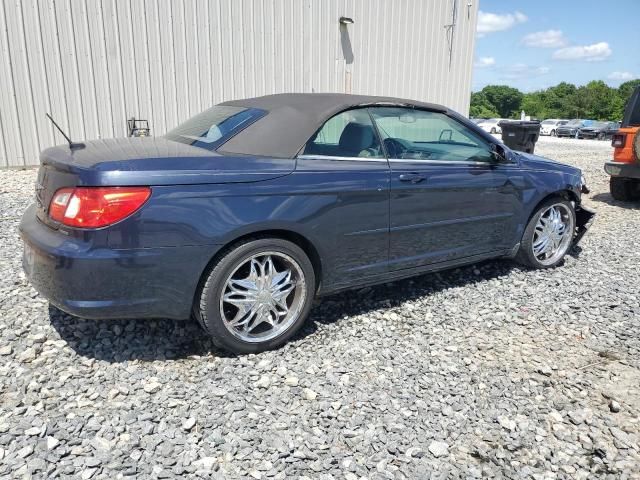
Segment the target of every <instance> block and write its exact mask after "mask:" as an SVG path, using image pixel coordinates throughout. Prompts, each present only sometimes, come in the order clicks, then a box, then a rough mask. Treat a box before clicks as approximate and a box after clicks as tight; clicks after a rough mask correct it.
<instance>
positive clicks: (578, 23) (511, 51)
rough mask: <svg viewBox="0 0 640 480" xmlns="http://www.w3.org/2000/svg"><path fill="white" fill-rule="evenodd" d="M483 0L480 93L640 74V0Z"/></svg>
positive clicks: (477, 69) (476, 86)
mask: <svg viewBox="0 0 640 480" xmlns="http://www.w3.org/2000/svg"><path fill="white" fill-rule="evenodd" d="M476 1H480V11H479V14H478V30H477V36H476V51H475V60H474V62H475V63H474V71H473V85H472V90H473V91H477V90H481V89H482V87H484V86H486V85H490V84H498V85H510V86H512V87H516V88H518V89H520V90H521V91H523V92H531V91H535V90H540V89H544V88H547V87H550V86H553V85H557V84H558V83H560V82H563V81H564V82H570V83H574V84H576V85H584V84H585V83H588V82H589V81H591V80H604V81H605V82H606V83H608V84H609V85H611V86H614V87H617V86H618V85H620V83H622V82H625V81H627V80H632V79H634V78H640V25H639V23H638V22H639V21H640V0H555V1H552V0H533V1H532V0H502V1H500V0H476Z"/></svg>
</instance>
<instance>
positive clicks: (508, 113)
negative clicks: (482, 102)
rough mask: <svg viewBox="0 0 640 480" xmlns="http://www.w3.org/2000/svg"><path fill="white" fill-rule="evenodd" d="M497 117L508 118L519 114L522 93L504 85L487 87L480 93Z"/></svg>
mask: <svg viewBox="0 0 640 480" xmlns="http://www.w3.org/2000/svg"><path fill="white" fill-rule="evenodd" d="M481 92H482V93H483V94H484V96H485V98H486V99H487V101H488V102H489V103H490V104H491V105H493V107H494V109H495V111H496V112H498V115H499V116H500V117H503V118H510V117H513V116H517V115H519V114H520V105H521V103H522V92H521V91H520V90H518V89H517V88H513V87H508V86H506V85H487V86H486V87H484V88H483V89H482V91H481Z"/></svg>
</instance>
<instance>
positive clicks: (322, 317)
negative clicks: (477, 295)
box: [49, 261, 520, 363]
mask: <svg viewBox="0 0 640 480" xmlns="http://www.w3.org/2000/svg"><path fill="white" fill-rule="evenodd" d="M514 268H520V267H518V266H516V265H515V264H514V263H512V262H509V261H488V262H484V263H480V264H475V265H471V266H468V267H462V268H457V269H454V270H447V271H443V272H436V273H430V274H425V275H421V276H418V277H413V278H410V279H407V280H400V281H395V282H390V283H386V284H381V285H376V286H373V287H366V288H361V289H359V290H353V291H347V292H344V293H339V294H335V295H331V296H327V297H323V298H322V299H320V300H318V301H317V304H316V305H315V306H314V308H313V309H312V311H311V316H310V318H309V320H308V321H307V322H306V323H305V325H304V326H303V328H302V329H301V330H300V332H298V333H297V334H296V335H295V336H294V337H293V338H292V339H291V340H290V344H291V345H292V346H294V347H295V344H296V343H297V342H298V341H300V340H302V339H304V338H305V337H308V336H310V335H313V334H314V333H315V332H317V331H318V330H319V329H320V328H321V327H322V326H323V325H328V324H333V323H336V322H338V321H340V319H342V318H344V317H351V316H357V315H363V314H366V313H367V312H371V311H375V310H379V309H387V308H393V307H397V306H399V305H401V304H402V303H404V302H408V301H412V300H416V299H418V298H421V297H428V296H429V295H432V294H435V293H438V292H440V291H443V290H447V289H449V288H457V287H464V286H467V285H470V284H473V283H477V282H482V281H488V280H492V279H495V278H499V277H502V276H505V275H508V274H509V272H511V270H513V269H514ZM49 319H50V321H51V325H52V326H53V328H54V329H55V330H56V331H57V332H58V334H59V335H60V337H61V338H62V339H63V340H64V341H66V342H67V344H68V346H69V347H70V348H71V349H73V350H74V351H75V352H76V353H77V354H78V355H81V356H83V357H87V358H93V359H96V360H103V361H107V362H111V363H120V362H125V361H131V360H141V361H154V360H179V359H188V358H189V357H192V356H197V357H200V356H208V355H213V356H216V357H233V356H234V355H231V354H228V353H226V352H224V351H222V350H220V349H218V348H216V347H215V345H214V344H213V342H212V341H211V340H210V338H209V337H208V336H207V334H205V333H204V332H203V331H202V329H201V328H200V326H199V325H198V324H197V322H195V321H186V320H183V321H178V320H167V319H162V320H148V319H139V320H87V319H82V318H77V317H73V316H71V315H68V314H66V313H64V312H62V311H60V310H58V309H57V308H56V307H54V306H50V307H49Z"/></svg>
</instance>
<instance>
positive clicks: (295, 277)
mask: <svg viewBox="0 0 640 480" xmlns="http://www.w3.org/2000/svg"><path fill="white" fill-rule="evenodd" d="M306 295H307V291H306V285H305V279H304V273H303V272H302V268H301V267H300V265H298V263H297V262H296V261H295V260H294V259H293V258H291V257H290V256H288V255H285V254H284V253H280V252H261V253H258V254H256V255H253V256H251V257H249V258H247V259H245V260H243V261H242V262H241V263H240V264H239V265H238V266H237V267H236V268H235V270H233V272H232V273H231V275H229V277H228V278H227V280H226V282H225V287H224V290H223V293H222V297H221V298H220V315H221V316H222V319H223V321H224V325H225V327H226V328H227V329H228V330H229V332H231V334H233V335H234V336H235V337H237V338H239V339H240V340H242V341H245V342H249V343H256V342H264V341H268V340H271V339H272V338H275V337H277V336H279V335H280V334H282V333H284V332H286V331H287V330H288V329H289V327H291V325H293V324H294V323H295V322H296V320H297V319H298V318H299V316H300V312H301V311H302V308H303V306H304V303H305V298H306Z"/></svg>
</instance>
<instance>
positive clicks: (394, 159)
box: [389, 158, 493, 165]
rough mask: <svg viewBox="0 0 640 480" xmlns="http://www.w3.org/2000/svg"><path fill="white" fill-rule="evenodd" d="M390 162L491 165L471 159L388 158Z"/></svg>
mask: <svg viewBox="0 0 640 480" xmlns="http://www.w3.org/2000/svg"><path fill="white" fill-rule="evenodd" d="M389 162H390V163H432V164H433V163H437V164H451V163H453V164H455V165H493V163H492V162H477V161H473V160H429V159H420V158H390V159H389Z"/></svg>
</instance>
